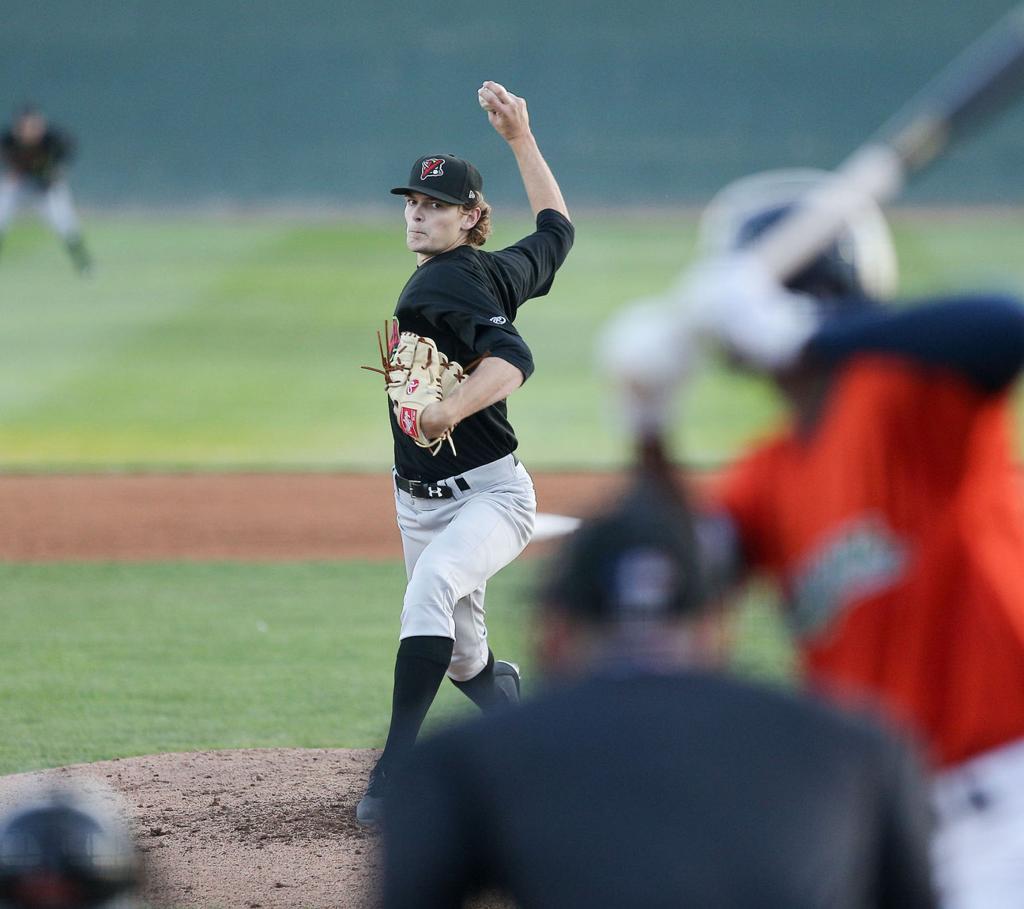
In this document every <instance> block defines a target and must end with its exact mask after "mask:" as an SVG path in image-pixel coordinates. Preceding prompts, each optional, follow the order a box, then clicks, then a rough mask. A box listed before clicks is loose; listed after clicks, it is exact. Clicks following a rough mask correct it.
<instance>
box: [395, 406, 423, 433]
mask: <svg viewBox="0 0 1024 909" xmlns="http://www.w3.org/2000/svg"><path fill="white" fill-rule="evenodd" d="M398 425H399V426H401V427H402V432H404V433H405V434H406V435H407V436H412V437H413V438H414V439H415V438H417V437H418V436H419V434H420V433H419V430H418V429H417V428H416V411H415V410H413V409H412V408H411V407H403V408H402V412H401V413H400V414H399V415H398Z"/></svg>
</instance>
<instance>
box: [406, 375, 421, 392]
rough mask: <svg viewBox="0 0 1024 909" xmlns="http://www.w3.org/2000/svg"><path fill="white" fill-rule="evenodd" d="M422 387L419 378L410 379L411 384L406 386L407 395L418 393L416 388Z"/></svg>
mask: <svg viewBox="0 0 1024 909" xmlns="http://www.w3.org/2000/svg"><path fill="white" fill-rule="evenodd" d="M419 387H420V380H419V379H410V380H409V384H408V385H406V386H405V393H406V394H407V395H414V394H416V389H417V388H419Z"/></svg>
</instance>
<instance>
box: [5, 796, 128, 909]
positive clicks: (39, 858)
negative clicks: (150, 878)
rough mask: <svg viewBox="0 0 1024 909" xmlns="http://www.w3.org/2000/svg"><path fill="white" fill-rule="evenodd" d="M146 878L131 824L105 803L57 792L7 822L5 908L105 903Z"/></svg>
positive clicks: (92, 907) (82, 907) (85, 908)
mask: <svg viewBox="0 0 1024 909" xmlns="http://www.w3.org/2000/svg"><path fill="white" fill-rule="evenodd" d="M139 882H140V867H139V862H138V857H137V853H136V851H135V848H134V846H133V844H132V841H131V837H130V835H129V833H128V830H127V827H126V826H125V825H124V824H123V823H122V822H121V821H120V820H119V819H118V817H117V816H116V814H115V813H114V812H113V811H111V810H109V809H108V808H106V807H105V806H103V805H102V804H100V803H99V801H96V802H95V803H93V802H91V801H90V800H88V799H86V798H84V797H81V796H78V795H75V794H73V793H67V792H55V793H52V794H49V795H47V796H45V797H42V798H40V799H39V800H37V801H33V802H30V803H28V804H25V805H23V806H22V807H20V808H17V809H15V810H14V811H13V812H12V813H11V814H9V815H8V816H7V817H6V818H4V819H3V821H2V822H0V907H2V909H99V907H106V906H112V905H113V903H114V901H115V900H121V899H122V898H125V897H126V896H127V895H128V894H130V893H131V892H132V891H133V890H135V889H136V887H137V886H138V884H139ZM117 905H119V906H123V905H125V904H124V903H123V902H118V903H117Z"/></svg>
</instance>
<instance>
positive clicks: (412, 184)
mask: <svg viewBox="0 0 1024 909" xmlns="http://www.w3.org/2000/svg"><path fill="white" fill-rule="evenodd" d="M483 188H484V181H483V178H482V177H481V176H480V171H478V170H477V169H476V168H475V167H473V165H472V164H470V163H469V162H468V161H464V160H463V159H462V158H459V157H456V156H455V155H426V156H424V157H422V158H417V159H416V163H415V164H413V166H412V171H411V172H410V173H409V184H408V186H396V187H395V188H394V189H393V190H391V192H393V193H394V194H395V195H396V196H404V195H408V194H409V193H423V195H425V196H430V198H432V199H437V200H439V201H441V202H447V203H449V204H450V205H472V204H473V203H474V202H475V201H476V200H477V198H478V197H479V195H480V193H481V192H482V191H483Z"/></svg>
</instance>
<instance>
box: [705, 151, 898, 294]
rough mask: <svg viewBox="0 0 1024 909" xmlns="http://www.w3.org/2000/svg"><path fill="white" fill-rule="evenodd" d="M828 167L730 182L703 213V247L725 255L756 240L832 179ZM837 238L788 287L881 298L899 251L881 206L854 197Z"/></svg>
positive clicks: (889, 287) (892, 282)
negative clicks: (812, 191)
mask: <svg viewBox="0 0 1024 909" xmlns="http://www.w3.org/2000/svg"><path fill="white" fill-rule="evenodd" d="M832 176H833V175H832V174H829V173H828V172H827V171H816V170H779V171H766V172H764V173H760V174H754V175H753V176H750V177H744V178H743V179H741V180H737V181H736V182H734V183H730V184H729V185H728V186H726V187H725V188H724V189H723V190H721V191H720V192H719V193H718V194H717V195H716V196H715V197H714V198H713V199H712V200H711V202H710V204H709V205H708V207H707V208H706V209H705V211H704V214H703V215H702V217H701V223H700V243H701V246H702V248H703V252H704V253H705V254H709V255H721V254H724V253H729V252H734V251H736V250H739V249H742V248H743V247H745V246H747V245H748V244H749V243H750V242H751V241H752V240H753V239H755V238H756V237H758V236H760V235H761V234H762V233H764V232H765V231H766V230H768V229H769V228H770V227H771V226H772V225H773V224H775V223H776V222H778V221H779V220H781V219H782V218H783V217H784V216H785V215H786V214H787V213H788V212H790V211H792V210H793V209H794V208H795V207H797V206H799V205H800V204H802V200H804V199H805V197H806V196H807V194H808V193H809V192H810V191H811V190H813V189H814V188H816V187H818V186H820V185H821V183H822V182H823V181H824V180H828V179H831V178H832ZM856 202H857V205H856V209H855V210H856V214H853V215H850V216H849V217H848V218H847V219H846V221H845V223H844V225H843V228H842V229H841V231H840V232H839V234H838V236H837V237H836V239H835V240H834V241H833V242H832V243H831V244H830V245H829V246H828V247H826V249H825V250H823V251H822V252H821V253H819V254H818V256H817V257H816V258H815V259H814V260H813V261H812V262H811V263H810V264H808V265H807V266H805V267H804V268H803V269H801V270H800V271H799V272H798V273H797V274H795V275H794V276H792V277H791V278H790V279H789V280H787V281H786V286H787V287H789V288H790V289H791V290H794V291H797V292H799V293H804V294H808V295H809V296H812V297H814V298H816V299H818V300H822V301H828V300H834V299H844V300H850V301H854V300H877V299H881V298H884V297H887V296H890V295H891V294H892V293H893V291H894V290H895V286H896V254H895V251H894V249H893V244H892V237H891V234H890V233H889V227H888V225H887V224H886V221H885V218H884V217H883V215H882V213H881V211H880V209H879V208H878V206H877V205H876V204H875V203H874V202H873V201H872V200H870V199H867V198H860V199H857V200H856Z"/></svg>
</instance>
